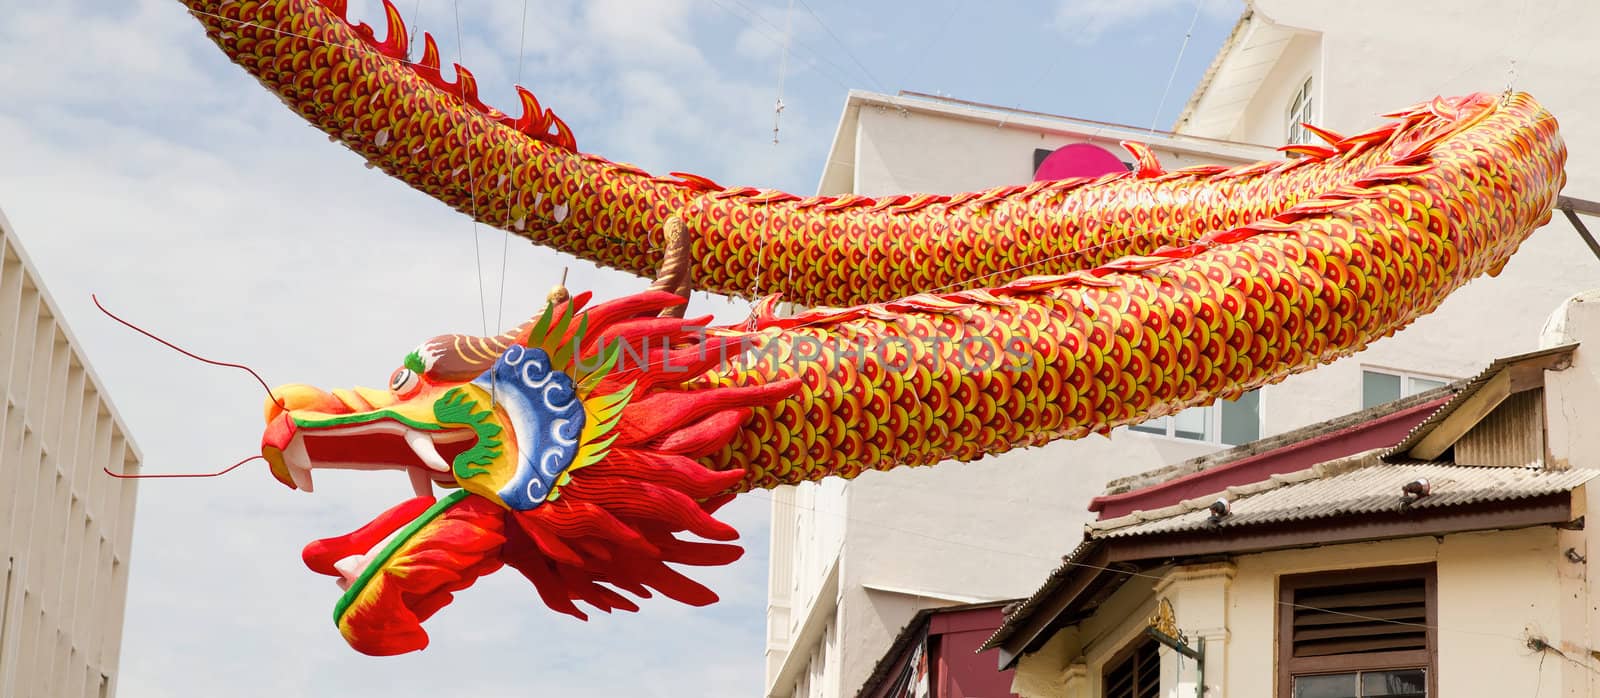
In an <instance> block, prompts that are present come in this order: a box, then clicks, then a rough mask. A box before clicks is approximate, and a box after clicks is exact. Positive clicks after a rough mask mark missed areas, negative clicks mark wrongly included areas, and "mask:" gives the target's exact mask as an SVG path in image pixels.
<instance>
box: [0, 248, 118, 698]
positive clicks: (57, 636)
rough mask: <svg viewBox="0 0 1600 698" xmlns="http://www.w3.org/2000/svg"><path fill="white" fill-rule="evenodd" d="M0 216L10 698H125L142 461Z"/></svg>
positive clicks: (1, 539)
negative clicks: (126, 630) (121, 681)
mask: <svg viewBox="0 0 1600 698" xmlns="http://www.w3.org/2000/svg"><path fill="white" fill-rule="evenodd" d="M9 226H10V224H9V223H7V222H6V220H5V218H4V216H0V398H3V400H0V563H3V567H0V697H4V698H11V697H12V696H16V697H17V698H32V697H33V696H51V697H55V696H86V697H90V698H102V697H104V696H109V695H113V694H114V693H115V691H116V677H117V653H118V651H119V650H120V648H121V645H122V617H123V603H124V599H125V597H126V595H127V588H128V547H129V544H130V542H131V538H132V534H133V510H134V492H135V488H134V486H133V484H132V482H131V481H122V480H116V479H113V478H111V477H108V476H106V475H105V474H104V473H102V472H101V471H100V469H101V468H102V467H104V468H110V469H111V470H112V471H114V472H118V471H123V470H132V469H136V468H137V467H138V465H139V455H138V451H137V450H136V449H135V448H134V446H133V444H131V443H130V442H129V441H128V439H127V437H126V436H125V435H124V434H123V429H122V425H121V423H120V421H119V420H118V419H117V417H116V415H115V413H114V411H113V410H112V409H111V407H110V404H109V403H107V402H106V400H105V398H104V395H103V394H102V393H101V391H100V387H99V381H98V380H97V379H96V378H95V377H94V374H93V372H92V371H90V370H89V369H88V367H87V366H86V364H85V363H84V360H83V357H82V356H80V355H79V353H78V350H77V347H76V345H75V343H74V341H73V340H72V336H71V334H69V333H68V332H67V330H66V327H65V326H63V325H62V324H61V322H60V321H59V320H58V319H57V316H56V310H55V305H54V304H53V303H52V302H50V299H49V296H48V294H46V293H44V292H43V291H42V290H41V288H40V286H39V282H38V280H37V277H36V276H35V275H34V272H33V269H32V267H31V266H29V264H28V262H27V258H26V257H25V256H24V255H23V254H22V251H21V249H20V248H18V247H17V246H16V239H15V238H14V237H12V234H11V231H10V227H9Z"/></svg>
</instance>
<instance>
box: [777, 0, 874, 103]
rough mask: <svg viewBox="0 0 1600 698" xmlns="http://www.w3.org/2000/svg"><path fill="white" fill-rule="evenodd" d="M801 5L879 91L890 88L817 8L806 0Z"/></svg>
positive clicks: (792, 5) (792, 0)
mask: <svg viewBox="0 0 1600 698" xmlns="http://www.w3.org/2000/svg"><path fill="white" fill-rule="evenodd" d="M794 1H795V0H789V12H790V13H793V12H794ZM800 6H801V7H803V8H805V11H806V14H809V15H811V18H812V19H814V20H816V21H817V25H818V26H820V27H822V31H825V32H827V33H828V36H830V37H833V42H834V43H836V44H838V45H839V48H841V49H844V55H845V56H846V57H848V58H849V59H850V62H851V63H854V64H856V67H857V68H859V69H861V74H862V75H865V76H867V79H868V80H871V81H872V84H874V85H877V86H878V91H879V92H888V91H889V88H888V87H887V86H885V85H884V84H883V81H882V80H879V79H878V76H876V75H873V74H872V71H870V70H867V66H866V65H863V64H862V63H861V59H860V58H857V57H856V53H855V51H852V50H850V45H849V44H847V43H845V42H844V39H840V38H839V35H838V34H835V33H833V29H832V28H831V27H829V26H828V23H827V22H824V21H822V17H820V16H818V15H817V11H816V10H813V9H811V5H809V4H807V3H806V0H800Z"/></svg>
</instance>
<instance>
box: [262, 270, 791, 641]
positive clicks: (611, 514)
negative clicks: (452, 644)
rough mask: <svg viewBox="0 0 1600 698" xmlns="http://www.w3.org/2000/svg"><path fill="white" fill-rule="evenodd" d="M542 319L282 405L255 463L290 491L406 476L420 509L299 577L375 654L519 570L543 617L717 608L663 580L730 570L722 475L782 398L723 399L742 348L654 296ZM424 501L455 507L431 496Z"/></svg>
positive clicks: (432, 350)
mask: <svg viewBox="0 0 1600 698" xmlns="http://www.w3.org/2000/svg"><path fill="white" fill-rule="evenodd" d="M587 300H588V294H583V295H580V296H578V297H574V298H571V299H570V300H560V301H552V303H551V304H550V305H549V306H548V307H547V308H546V309H545V311H544V312H543V313H541V314H539V315H537V316H535V317H534V318H533V319H531V320H529V321H528V322H527V323H525V324H523V325H522V326H521V327H518V328H517V329H515V330H512V331H510V332H507V333H505V334H503V335H500V336H498V337H492V338H485V337H471V336H465V335H445V336H441V337H436V338H434V339H432V340H429V341H427V342H425V343H423V344H422V346H420V347H418V348H417V350H415V351H413V352H411V353H410V354H408V355H406V357H405V358H404V360H403V361H402V362H401V366H400V367H399V368H397V369H395V371H394V373H393V374H392V375H391V377H390V379H389V387H388V389H387V390H373V389H369V388H355V389H353V390H334V391H332V392H324V391H322V390H318V389H316V388H312V387H310V386H304V385H287V386H283V387H280V388H277V389H275V390H274V391H273V399H272V400H269V401H268V403H267V406H266V421H267V426H266V430H265V433H264V435H263V437H262V443H261V452H262V456H263V457H264V458H266V460H267V461H268V463H269V464H270V465H271V469H272V473H273V475H274V476H276V477H277V479H278V480H279V481H281V482H283V483H284V484H285V485H288V486H289V487H292V488H296V489H301V490H306V491H310V490H311V489H312V487H313V479H312V473H313V472H314V471H315V470H317V469H319V468H345V469H359V470H383V469H398V470H404V471H406V472H407V473H408V474H409V476H410V478H411V481H412V484H413V486H414V488H415V489H416V493H417V496H416V497H415V498H413V499H411V500H408V501H405V502H401V503H399V504H397V505H396V506H394V507H392V508H391V509H389V510H388V511H386V512H384V513H383V514H381V515H379V516H378V517H377V518H375V519H373V520H372V521H371V522H370V523H368V524H367V525H365V526H363V527H361V528H360V529H358V530H356V531H354V532H352V533H349V534H347V535H343V536H338V537H334V538H326V539H322V540H318V541H314V542H312V543H311V544H309V545H307V546H306V548H305V551H304V560H305V563H306V565H307V566H308V567H309V568H311V569H312V570H313V571H316V572H319V573H322V574H327V575H329V576H332V577H334V578H335V579H336V581H337V582H338V584H339V586H340V587H341V588H343V589H344V595H343V596H342V597H341V598H340V600H339V602H338V604H337V605H336V607H335V610H334V620H335V622H336V623H337V624H338V626H339V629H340V632H341V633H342V634H343V635H344V637H345V639H346V640H347V641H348V642H349V643H350V644H351V646H353V647H355V648H356V649H357V650H360V651H362V652H365V653H368V654H379V655H388V654H398V653H401V652H407V651H412V650H418V649H422V648H423V647H425V646H426V645H427V642H428V639H427V633H426V632H424V631H423V630H422V627H421V623H422V622H423V621H424V620H426V619H427V618H428V617H429V616H431V615H432V614H433V613H434V612H436V611H438V610H439V609H440V608H442V607H443V606H444V605H446V604H448V603H449V602H450V601H451V599H452V595H453V594H454V593H455V592H457V591H460V590H461V589H464V588H466V587H468V586H470V585H471V584H472V583H473V582H474V581H476V580H477V578H478V577H480V576H482V575H484V574H488V573H490V572H493V571H495V570H496V569H499V568H500V567H501V566H502V565H510V566H512V567H513V568H515V569H516V570H517V571H518V572H520V573H521V574H523V575H524V576H525V577H527V579H528V580H529V581H530V582H532V583H533V585H534V587H535V588H536V590H537V591H538V593H539V595H540V597H541V598H542V599H543V600H544V602H545V603H546V604H547V605H549V606H550V607H551V608H552V609H555V610H557V611H560V612H563V613H567V614H570V615H573V616H576V617H578V618H580V619H583V618H587V616H586V615H585V613H584V611H583V610H581V609H580V608H579V607H578V606H577V604H576V603H575V602H579V601H581V602H584V603H586V604H589V605H591V606H594V607H595V608H598V609H600V610H602V611H607V612H609V611H611V610H615V609H623V610H629V611H636V610H638V606H637V605H636V604H634V602H633V601H631V600H629V599H628V598H627V597H625V596H623V595H622V594H621V593H619V591H620V592H628V593H630V594H633V595H635V596H639V597H649V596H651V591H650V590H651V589H654V590H655V591H658V592H660V593H662V594H663V595H665V596H668V597H670V598H673V599H676V600H678V601H681V602H684V603H689V604H694V605H704V604H708V603H711V602H713V601H715V600H716V595H715V594H714V593H712V592H711V591H710V590H709V589H706V588H705V587H704V586H701V585H700V584H698V583H696V582H694V581H692V580H690V579H688V578H687V577H685V576H683V575H682V574H680V573H678V572H677V571H675V570H674V569H673V568H671V567H669V566H668V564H667V563H677V564H687V565H716V564H726V563H729V562H732V561H733V560H735V559H737V558H738V557H739V556H740V555H741V554H742V552H743V551H742V549H740V548H739V547H738V546H735V545H727V544H722V543H708V542H700V541H694V540H684V539H680V538H679V537H678V534H680V533H688V534H692V535H694V536H698V537H700V538H705V539H711V540H716V541H729V540H733V539H736V538H737V537H738V533H737V532H736V531H734V530H733V529H732V528H731V527H729V526H727V525H726V524H724V523H722V522H720V521H718V520H716V519H715V518H713V517H712V514H713V513H714V512H715V511H716V509H717V507H719V506H720V505H721V504H722V503H724V502H726V501H727V500H728V499H730V498H732V496H733V495H734V494H736V493H737V492H739V491H741V490H742V489H743V488H741V487H740V484H741V481H742V479H743V471H740V470H718V469H716V463H715V459H713V458H710V456H712V455H714V454H715V453H716V452H718V451H720V450H721V449H722V448H723V446H725V445H726V444H727V443H728V441H729V440H730V439H731V438H732V436H733V434H734V432H735V431H736V430H737V429H738V428H739V427H740V426H741V424H743V423H744V421H745V420H746V419H747V418H748V417H749V415H750V411H751V409H752V408H753V407H757V406H762V405H768V404H771V403H773V402H775V401H777V400H780V399H782V398H784V397H787V396H788V395H790V394H792V393H793V392H794V391H795V389H796V387H797V386H796V385H794V384H793V383H792V382H784V383H774V384H769V385H755V386H745V387H717V386H716V385H715V381H712V380H710V379H709V377H708V376H707V371H708V370H709V369H710V368H712V367H713V366H715V365H716V364H717V363H718V362H719V361H720V360H721V359H722V358H723V356H724V355H725V354H726V349H727V347H728V346H729V345H730V344H731V343H733V342H736V341H738V337H737V336H736V335H734V334H732V333H716V334H714V336H711V337H709V338H708V336H707V333H706V332H705V322H706V320H707V319H700V320H689V321H685V320H682V319H680V318H676V317H670V316H658V315H657V313H659V312H661V311H663V310H664V309H667V308H671V307H673V306H676V305H679V304H681V303H683V302H684V301H683V299H682V298H681V297H680V296H678V295H675V294H672V293H667V292H663V291H651V292H647V293H643V294H639V295H635V296H631V297H627V298H623V299H620V300H616V301H612V302H609V303H605V304H602V305H599V306H596V307H594V308H590V309H584V306H585V304H586V301H587ZM435 485H439V486H443V487H445V488H447V489H450V490H452V492H451V493H450V494H448V495H447V496H444V497H442V498H437V499H436V498H435V497H434V496H433V488H434V486H435Z"/></svg>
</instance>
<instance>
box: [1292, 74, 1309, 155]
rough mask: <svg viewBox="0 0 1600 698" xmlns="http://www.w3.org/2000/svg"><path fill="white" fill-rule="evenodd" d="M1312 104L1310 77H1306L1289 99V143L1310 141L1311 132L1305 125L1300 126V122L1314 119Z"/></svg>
mask: <svg viewBox="0 0 1600 698" xmlns="http://www.w3.org/2000/svg"><path fill="white" fill-rule="evenodd" d="M1313 106H1314V105H1313V104H1312V98H1311V78H1306V81H1305V82H1304V83H1303V84H1301V85H1300V89H1299V91H1297V92H1295V93H1294V97H1293V98H1292V99H1290V100H1289V137H1288V142H1289V143H1291V144H1292V143H1310V142H1311V140H1312V138H1311V132H1310V131H1307V130H1306V127H1304V126H1301V124H1304V123H1307V122H1310V121H1314V120H1315V114H1314V113H1313V112H1312V107H1313Z"/></svg>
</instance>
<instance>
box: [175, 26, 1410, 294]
mask: <svg viewBox="0 0 1600 698" xmlns="http://www.w3.org/2000/svg"><path fill="white" fill-rule="evenodd" d="M184 2H185V4H186V5H188V6H189V7H190V8H191V9H192V10H194V11H195V16H196V17H197V18H198V19H199V20H200V21H201V22H202V23H203V24H204V25H205V26H206V30H207V33H208V35H209V36H210V37H211V38H212V40H213V41H215V42H216V43H217V44H218V45H219V46H220V47H221V48H222V49H223V50H224V51H225V52H226V53H227V55H228V56H229V57H231V58H232V59H233V60H234V61H235V62H237V63H239V64H240V65H241V66H243V67H244V68H245V69H246V70H248V71H249V72H250V73H251V74H253V75H254V76H255V77H256V78H257V79H258V80H260V81H261V82H262V83H263V85H265V86H266V87H267V88H268V89H269V90H271V91H273V92H274V93H276V94H278V95H279V96H280V98H282V99H283V101H284V103H285V104H287V105H288V106H289V107H290V108H291V109H293V110H294V111H295V112H297V113H298V114H300V115H301V116H302V117H304V118H305V119H306V120H307V121H308V122H310V123H312V124H314V125H316V126H317V127H318V128H320V129H322V130H323V131H324V132H326V133H328V134H329V136H330V138H332V139H334V140H337V141H340V142H342V143H343V144H344V145H346V146H347V147H349V148H350V149H351V150H354V151H355V152H357V153H358V154H360V155H361V156H362V157H363V158H365V159H366V160H367V161H368V163H369V164H370V166H373V167H377V168H379V169H381V170H383V171H384V172H386V173H388V174H390V175H392V176H394V177H396V178H398V179H400V180H401V181H403V182H406V183H407V184H409V185H410V186H412V187H414V188H416V189H418V190H420V191H422V192H425V193H427V194H428V195H430V196H432V197H434V198H436V199H438V200H440V201H442V202H444V203H446V204H448V205H450V206H452V207H454V208H455V209H457V210H459V211H461V212H463V213H466V214H468V215H471V216H474V217H476V218H477V219H478V220H479V221H481V222H483V223H485V224H488V225H493V226H497V227H501V228H505V229H507V230H509V231H511V232H514V233H517V234H519V235H523V236H525V237H527V238H529V239H530V240H532V241H533V242H535V243H538V244H540V245H546V246H550V247H553V248H556V249H559V250H562V251H564V252H568V253H571V254H574V255H576V256H578V257H581V258H584V259H588V260H592V261H594V262H596V263H598V264H600V265H602V266H608V267H614V268H617V269H621V270H624V271H628V272H632V273H635V274H639V275H644V276H648V275H649V274H650V273H652V272H653V271H654V269H655V267H656V265H657V264H658V263H659V261H660V249H661V247H662V246H663V239H662V233H661V230H662V226H663V225H664V224H665V222H666V219H667V218H668V217H669V216H671V215H674V214H677V215H678V216H679V217H680V218H681V219H682V220H683V221H684V224H685V227H686V230H687V232H688V233H689V234H690V235H691V236H692V237H693V239H694V242H693V250H692V251H693V258H694V260H695V269H694V270H693V278H694V279H695V284H696V287H697V288H701V289H704V290H708V291H713V292H719V293H732V294H736V295H750V294H751V293H752V292H759V293H762V294H765V293H774V294H780V295H782V296H783V297H784V298H785V299H787V300H792V301H795V302H797V303H801V304H803V305H808V306H843V305H854V304H859V303H871V302H881V301H887V300H892V299H895V298H900V297H904V296H908V295H911V294H915V293H921V292H925V291H928V290H930V289H937V290H950V289H956V290H959V289H963V288H981V287H984V286H989V285H994V284H998V283H1002V282H1005V281H1009V280H1010V279H1011V278H1013V277H1015V276H1016V275H1018V274H1017V271H1018V270H1023V273H1028V274H1063V273H1066V272H1069V271H1073V270H1076V269H1085V268H1091V267H1096V266H1100V265H1103V264H1107V263H1109V262H1111V261H1113V260H1116V259H1120V258H1122V257H1125V256H1128V255H1133V254H1145V253H1148V252H1149V251H1151V250H1153V249H1155V248H1157V247H1160V246H1162V245H1168V244H1178V245H1181V244H1187V243H1188V242H1190V241H1193V240H1194V239H1196V238H1198V237H1199V236H1200V235H1202V234H1204V233H1205V232H1207V231H1211V230H1219V229H1227V228H1234V227H1237V226H1240V225H1243V224H1245V223H1248V222H1250V221H1253V220H1257V219H1259V218H1262V217H1264V216H1269V215H1272V214H1273V213H1275V212H1277V211H1282V210H1284V209H1285V208H1287V207H1289V206H1290V205H1293V204H1295V203H1297V202H1299V201H1301V200H1304V199H1306V198H1308V197H1311V196H1315V195H1317V194H1318V193H1319V192H1323V191H1327V190H1328V188H1329V184H1330V182H1334V183H1337V182H1347V181H1351V180H1353V179H1355V178H1356V177H1358V176H1360V174H1361V173H1362V172H1365V171H1366V170H1368V169H1370V168H1371V167H1373V166H1375V165H1376V164H1378V162H1377V160H1378V159H1380V158H1381V157H1382V155H1381V154H1380V153H1377V152H1374V151H1368V152H1366V153H1364V156H1361V155H1357V156H1353V157H1352V156H1348V155H1347V157H1344V158H1340V159H1337V160H1334V161H1332V162H1328V163H1324V164H1323V166H1322V167H1317V168H1307V167H1303V166H1302V165H1303V164H1305V163H1306V162H1309V161H1307V160H1294V161H1286V162H1274V163H1262V164H1256V165H1248V166H1240V167H1235V168H1223V167H1217V166H1201V167H1194V168H1188V169H1184V170H1179V171H1174V172H1171V173H1166V172H1163V171H1162V170H1161V169H1160V166H1159V164H1158V163H1157V162H1156V161H1155V158H1154V157H1153V156H1152V155H1151V154H1150V153H1149V152H1148V150H1146V149H1144V148H1142V147H1140V146H1137V145H1134V146H1131V147H1132V149H1133V150H1134V154H1135V156H1136V158H1137V160H1138V163H1139V167H1138V171H1137V172H1135V173H1133V174H1127V175H1123V174H1118V175H1111V176H1107V177H1103V178H1100V179H1098V180H1092V181H1091V180H1086V179H1071V180H1061V181H1055V182H1037V183H1034V184H1030V185H1016V186H1006V187H997V188H994V189H990V190H986V191H981V192H968V193H963V194H954V195H943V194H940V195H934V194H914V195H897V196H887V197H881V198H873V197H866V196H856V195H846V196H837V197H835V196H814V197H799V196H795V195H793V194H787V193H784V192H780V191H775V190H768V189H757V188H753V187H732V188H724V187H721V186H719V185H717V184H715V183H714V182H712V181H710V180H708V179H705V178H703V177H698V176H695V175H689V174H682V173H672V175H670V176H666V177H655V176H652V175H650V174H649V173H647V172H645V171H643V170H640V169H638V168H636V167H633V166H631V165H627V164H622V163H614V162H610V161H608V160H606V159H604V158H601V157H599V156H595V155H588V154H581V153H578V152H576V149H575V145H574V144H573V140H572V137H571V132H570V130H569V129H567V127H566V125H565V124H564V123H562V122H561V120H560V119H559V118H557V117H555V116H554V115H553V114H551V113H550V112H549V110H547V109H544V108H543V107H542V106H541V105H540V104H539V103H538V100H537V99H536V98H535V97H534V96H533V95H532V94H531V93H530V92H528V91H526V90H523V89H521V88H518V94H519V95H520V96H521V101H522V103H523V110H524V114H523V116H522V117H520V118H516V119H514V118H512V117H509V116H507V115H505V114H504V113H502V112H500V111H498V110H496V109H493V108H491V107H488V106H486V105H484V104H483V103H482V102H481V101H480V100H479V99H478V97H477V86H476V81H475V80H474V78H473V77H472V74H471V72H470V71H467V70H466V69H463V68H461V67H460V66H456V68H455V70H456V73H457V75H458V76H459V77H458V78H457V79H456V80H454V81H447V80H445V79H444V78H443V77H442V73H441V71H440V68H439V66H440V56H439V50H438V48H437V46H436V44H435V43H434V41H433V38H432V37H431V36H429V35H427V34H426V33H424V35H423V49H422V51H421V55H420V57H418V58H417V59H416V62H415V63H411V62H407V57H408V56H410V55H411V54H412V51H411V47H410V46H409V41H408V38H407V37H408V36H409V34H408V32H407V30H406V27H405V25H404V23H403V22H402V21H401V19H400V15H399V12H398V11H396V10H395V9H394V6H393V5H392V4H388V3H386V4H385V7H386V17H387V19H388V26H387V27H386V30H385V36H386V37H387V38H386V39H385V40H384V41H381V42H380V41H377V40H376V38H375V36H376V35H377V31H376V30H375V29H373V28H372V27H370V26H368V25H366V24H351V23H350V22H349V21H347V20H346V19H345V14H346V8H345V7H344V2H343V0H266V1H255V0H231V1H224V0H184ZM1300 149H1301V150H1303V151H1305V152H1307V153H1310V154H1313V155H1314V154H1316V153H1317V152H1319V151H1325V150H1326V149H1325V148H1320V147H1316V146H1305V147H1302V148H1300ZM758 275H759V276H760V278H758Z"/></svg>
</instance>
